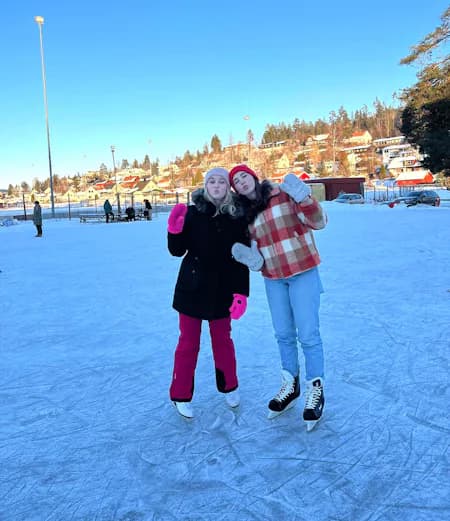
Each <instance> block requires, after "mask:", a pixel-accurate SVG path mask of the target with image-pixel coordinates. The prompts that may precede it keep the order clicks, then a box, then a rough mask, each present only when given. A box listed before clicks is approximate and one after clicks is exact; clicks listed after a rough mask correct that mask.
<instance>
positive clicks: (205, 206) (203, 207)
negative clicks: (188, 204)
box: [192, 188, 216, 215]
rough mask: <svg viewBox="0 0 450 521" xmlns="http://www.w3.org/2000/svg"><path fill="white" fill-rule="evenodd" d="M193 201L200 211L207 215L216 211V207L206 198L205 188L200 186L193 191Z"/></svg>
mask: <svg viewBox="0 0 450 521" xmlns="http://www.w3.org/2000/svg"><path fill="white" fill-rule="evenodd" d="M192 203H193V204H194V206H195V207H196V208H197V210H198V211H199V212H200V213H204V214H206V215H214V214H215V213H216V207H215V206H214V205H213V204H212V203H211V202H210V201H207V200H206V199H205V189H204V188H198V189H197V190H195V192H192Z"/></svg>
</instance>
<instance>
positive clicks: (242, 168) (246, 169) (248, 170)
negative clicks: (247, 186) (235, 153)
mask: <svg viewBox="0 0 450 521" xmlns="http://www.w3.org/2000/svg"><path fill="white" fill-rule="evenodd" d="M239 172H246V173H247V174H250V175H251V176H253V177H254V178H255V179H256V181H258V176H257V175H256V172H255V171H254V170H252V169H251V168H250V167H249V166H247V165H236V166H235V167H233V168H232V169H231V170H230V174H229V177H230V184H231V186H232V187H233V188H234V183H233V177H234V176H235V175H236V174H237V173H239Z"/></svg>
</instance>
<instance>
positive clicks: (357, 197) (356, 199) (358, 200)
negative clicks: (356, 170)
mask: <svg viewBox="0 0 450 521" xmlns="http://www.w3.org/2000/svg"><path fill="white" fill-rule="evenodd" d="M333 201H334V202H335V203H347V204H364V197H363V196H362V195H361V194H340V195H338V196H337V197H336V199H333Z"/></svg>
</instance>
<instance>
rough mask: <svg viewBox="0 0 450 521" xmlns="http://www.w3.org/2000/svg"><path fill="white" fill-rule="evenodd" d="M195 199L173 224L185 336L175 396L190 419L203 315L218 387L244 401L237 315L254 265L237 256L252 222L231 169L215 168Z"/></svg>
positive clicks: (234, 401) (231, 402)
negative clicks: (236, 193)
mask: <svg viewBox="0 0 450 521" xmlns="http://www.w3.org/2000/svg"><path fill="white" fill-rule="evenodd" d="M192 202H193V205H191V206H186V205H185V204H182V203H180V204H177V205H175V206H174V208H173V209H172V211H171V212H170V215H169V221H168V227H167V229H168V234H167V235H168V237H167V241H168V249H169V252H170V253H171V254H172V255H174V256H175V257H183V261H182V263H181V266H180V270H179V273H178V279H177V283H176V286H175V294H174V298H173V308H174V309H175V310H176V311H178V313H179V328H180V336H179V338H178V345H177V347H176V350H175V357H174V367H173V376H172V383H171V386H170V399H171V400H172V402H173V404H174V405H175V407H176V408H177V411H178V413H179V414H181V415H182V416H184V417H186V418H192V417H193V416H194V412H193V409H192V406H191V403H190V402H191V400H192V396H193V393H194V379H195V368H196V365H197V358H198V354H199V350H200V336H201V329H202V321H203V320H207V321H208V326H209V333H210V336H211V344H212V351H213V358H214V366H215V373H216V386H217V389H218V391H219V392H221V393H224V394H225V400H226V402H227V404H228V406H229V407H237V406H238V405H239V402H240V399H239V394H238V378H237V372H236V355H235V351H234V344H233V340H232V339H231V319H234V320H237V319H239V318H240V317H241V316H242V315H243V314H244V312H245V309H246V306H247V296H248V294H249V271H248V268H247V267H246V266H244V265H243V264H241V263H239V262H237V261H235V260H234V259H233V257H232V255H231V247H232V245H233V244H234V243H235V242H236V241H237V242H241V241H243V242H244V244H249V241H248V233H247V223H246V221H245V219H243V218H242V217H238V216H237V214H236V208H235V206H234V200H233V196H232V194H231V191H230V182H229V180H228V171H227V170H225V168H213V169H212V170H209V171H208V172H207V173H206V176H205V185H204V188H200V189H199V190H197V191H195V192H194V193H193V195H192Z"/></svg>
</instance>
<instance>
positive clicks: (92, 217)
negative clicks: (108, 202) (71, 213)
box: [79, 213, 106, 223]
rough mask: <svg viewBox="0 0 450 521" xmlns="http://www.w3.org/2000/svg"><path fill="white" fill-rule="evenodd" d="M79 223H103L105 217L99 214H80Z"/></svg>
mask: <svg viewBox="0 0 450 521" xmlns="http://www.w3.org/2000/svg"><path fill="white" fill-rule="evenodd" d="M79 217H80V223H87V222H97V223H103V222H105V221H106V219H105V215H104V214H101V213H82V214H80V215H79Z"/></svg>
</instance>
